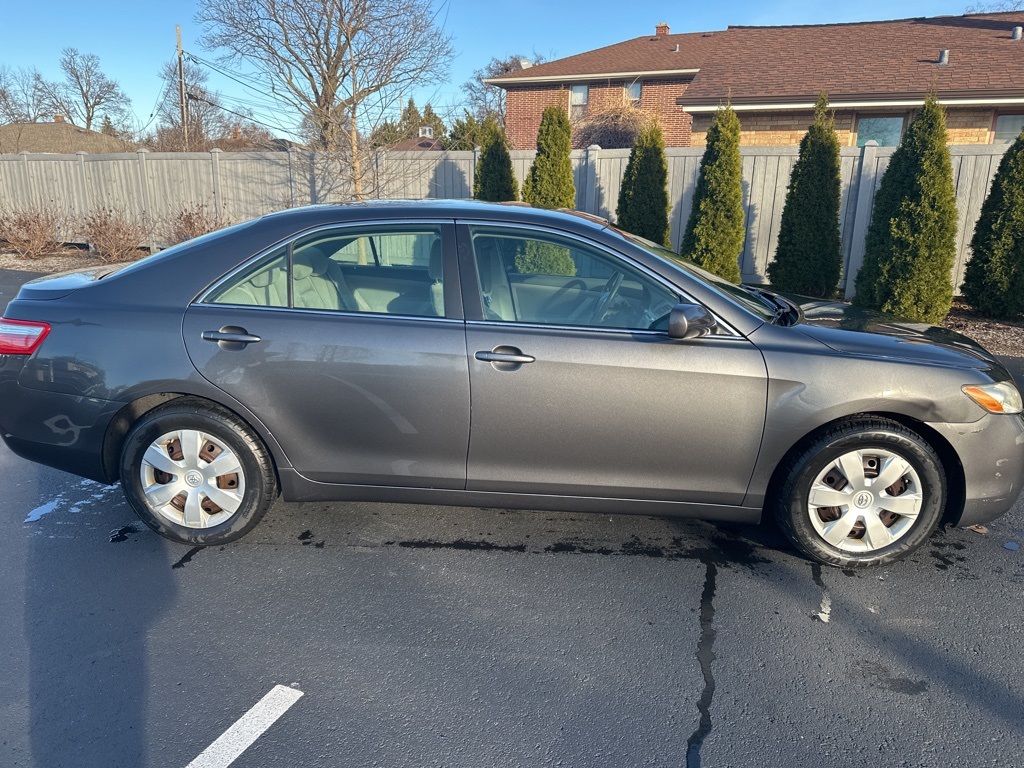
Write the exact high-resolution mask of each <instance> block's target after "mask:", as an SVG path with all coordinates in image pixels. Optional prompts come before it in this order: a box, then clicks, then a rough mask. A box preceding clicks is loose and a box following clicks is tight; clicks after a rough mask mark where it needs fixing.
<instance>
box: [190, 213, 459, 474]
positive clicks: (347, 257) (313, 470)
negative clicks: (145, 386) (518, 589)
mask: <svg viewBox="0 0 1024 768" xmlns="http://www.w3.org/2000/svg"><path fill="white" fill-rule="evenodd" d="M183 332H184V337H185V344H186V347H187V349H188V352H189V355H190V356H191V358H192V361H193V363H194V364H195V366H196V368H197V369H198V370H199V372H200V373H201V374H202V375H203V376H204V377H205V378H207V379H208V380H210V381H211V382H213V383H214V384H215V385H217V386H218V387H220V388H221V389H223V390H224V391H225V392H227V393H228V394H230V395H231V396H232V397H233V398H235V399H237V400H238V401H239V402H241V403H243V404H244V405H245V406H246V407H248V408H249V409H251V410H252V411H253V412H254V413H256V414H257V415H258V416H259V418H260V419H261V420H262V421H263V422H264V423H265V424H266V426H267V427H268V428H269V429H270V431H271V432H272V433H273V434H274V436H275V437H276V438H277V440H278V441H279V442H280V444H281V446H282V447H283V448H284V450H285V452H286V454H287V455H288V458H289V459H290V461H291V463H292V465H293V466H294V467H295V468H296V469H297V470H298V471H299V472H300V473H301V474H303V475H305V476H306V477H308V478H310V479H313V480H317V481H320V482H327V483H355V484H367V485H396V486H430V487H438V488H463V487H465V480H466V452H467V446H468V441H469V372H468V368H467V361H466V342H465V326H464V323H463V319H462V306H461V297H460V295H459V291H458V265H457V258H456V255H455V248H454V227H453V225H452V224H451V223H450V222H449V223H443V222H425V223H422V224H418V223H417V224H408V223H398V224H390V225H387V224H382V225H375V226H359V227H343V228H342V227H338V228H328V229H325V230H321V231H318V232H316V233H314V234H311V235H307V236H304V237H302V238H300V239H298V240H296V241H294V242H292V243H289V244H288V245H286V246H283V247H281V248H278V249H277V250H275V251H274V252H272V253H269V254H267V255H266V256H264V257H262V258H260V259H257V260H256V261H255V262H254V263H253V264H252V265H251V266H249V267H247V268H246V269H244V270H241V271H240V272H238V273H237V274H236V275H234V276H232V277H230V278H229V279H228V280H226V281H224V282H222V283H221V284H220V285H219V286H217V287H215V288H214V290H213V291H211V292H210V293H209V294H208V295H207V296H206V297H204V298H203V299H202V300H201V301H200V302H198V303H196V304H194V305H193V306H192V307H190V308H189V310H188V311H187V313H186V315H185V320H184V327H183Z"/></svg>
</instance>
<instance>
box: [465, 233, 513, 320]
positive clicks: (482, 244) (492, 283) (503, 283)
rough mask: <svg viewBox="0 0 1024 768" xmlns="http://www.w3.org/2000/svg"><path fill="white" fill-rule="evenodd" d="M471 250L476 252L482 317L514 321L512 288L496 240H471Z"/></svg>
mask: <svg viewBox="0 0 1024 768" xmlns="http://www.w3.org/2000/svg"><path fill="white" fill-rule="evenodd" d="M473 250H474V251H475V252H476V264H477V273H478V274H479V280H480V293H481V295H482V296H483V300H484V317H485V318H487V319H488V320H508V321H515V320H516V311H515V304H514V303H513V301H512V286H511V285H509V282H508V274H507V273H506V272H505V264H504V262H503V261H502V258H501V251H500V250H499V245H498V238H494V237H476V238H474V239H473Z"/></svg>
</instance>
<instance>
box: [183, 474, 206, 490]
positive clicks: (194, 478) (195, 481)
mask: <svg viewBox="0 0 1024 768" xmlns="http://www.w3.org/2000/svg"><path fill="white" fill-rule="evenodd" d="M185 482H186V483H188V484H189V485H190V486H192V487H193V488H198V487H199V486H200V485H202V483H203V475H202V473H201V472H197V471H196V470H194V469H193V470H192V471H191V472H188V473H187V474H186V475H185Z"/></svg>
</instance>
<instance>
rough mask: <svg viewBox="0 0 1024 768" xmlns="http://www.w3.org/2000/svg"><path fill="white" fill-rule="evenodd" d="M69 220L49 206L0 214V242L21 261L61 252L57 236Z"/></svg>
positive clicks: (25, 208) (16, 209)
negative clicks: (21, 259)
mask: <svg viewBox="0 0 1024 768" xmlns="http://www.w3.org/2000/svg"><path fill="white" fill-rule="evenodd" d="M67 223H68V217H67V215H66V214H65V213H64V212H63V211H60V210H58V209H57V208H55V207H53V206H50V205H40V206H30V207H24V208H11V209H8V210H0V241H3V242H4V243H6V246H7V247H8V248H9V249H10V250H12V251H14V252H15V253H16V254H18V256H20V257H21V258H23V259H35V258H39V257H40V256H45V255H46V254H49V253H54V252H55V251H59V250H60V249H61V246H62V244H61V240H60V235H61V233H62V231H63V230H64V229H65V227H66V226H67Z"/></svg>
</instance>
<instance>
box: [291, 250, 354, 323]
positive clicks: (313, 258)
mask: <svg viewBox="0 0 1024 768" xmlns="http://www.w3.org/2000/svg"><path fill="white" fill-rule="evenodd" d="M292 274H293V275H294V283H293V286H292V301H293V302H294V304H295V307H296V308H297V309H327V310H346V311H349V312H368V311H370V306H369V305H368V304H367V303H366V302H365V301H363V300H362V299H361V298H360V296H359V295H358V293H357V292H355V291H353V290H352V288H351V287H350V286H349V284H348V280H346V279H345V275H344V273H343V272H342V271H341V266H340V265H339V264H337V263H336V262H334V261H332V260H331V259H329V258H328V257H327V256H325V255H324V254H323V252H322V251H321V250H320V249H319V248H317V247H316V246H315V245H307V246H305V247H303V248H300V249H299V250H297V251H296V252H295V254H294V256H293V257H292Z"/></svg>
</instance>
